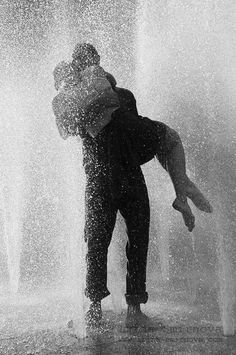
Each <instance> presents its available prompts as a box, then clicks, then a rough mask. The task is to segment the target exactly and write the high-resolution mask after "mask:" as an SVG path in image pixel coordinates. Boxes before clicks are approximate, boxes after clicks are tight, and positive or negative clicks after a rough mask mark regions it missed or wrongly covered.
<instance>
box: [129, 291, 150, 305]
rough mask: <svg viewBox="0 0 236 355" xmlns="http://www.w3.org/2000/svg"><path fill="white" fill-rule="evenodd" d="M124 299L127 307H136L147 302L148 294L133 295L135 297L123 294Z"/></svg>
mask: <svg viewBox="0 0 236 355" xmlns="http://www.w3.org/2000/svg"><path fill="white" fill-rule="evenodd" d="M125 298H126V303H127V304H128V305H136V304H140V303H146V302H147V300H148V293H147V292H144V293H140V294H135V295H130V294H128V293H126V294H125Z"/></svg>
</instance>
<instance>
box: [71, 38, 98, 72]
mask: <svg viewBox="0 0 236 355" xmlns="http://www.w3.org/2000/svg"><path fill="white" fill-rule="evenodd" d="M72 58H73V61H72V64H73V66H74V65H75V66H76V67H77V69H79V70H83V69H85V68H86V67H90V66H92V65H98V64H99V63H100V56H99V54H98V52H97V50H96V48H95V47H94V46H93V45H92V44H90V43H86V42H83V43H77V44H76V46H75V48H74V51H73V53H72Z"/></svg>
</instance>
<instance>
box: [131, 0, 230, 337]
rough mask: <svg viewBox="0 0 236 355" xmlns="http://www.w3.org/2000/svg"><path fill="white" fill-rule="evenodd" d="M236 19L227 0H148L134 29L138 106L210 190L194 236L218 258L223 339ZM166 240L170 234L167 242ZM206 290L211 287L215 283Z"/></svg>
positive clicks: (141, 6) (227, 289)
mask: <svg viewBox="0 0 236 355" xmlns="http://www.w3.org/2000/svg"><path fill="white" fill-rule="evenodd" d="M235 16H236V8H235V6H234V5H233V4H232V3H231V2H230V1H226V2H225V3H224V4H221V5H220V4H217V5H216V4H215V2H214V1H207V2H198V1H190V2H188V4H187V3H185V2H183V1H168V2H167V3H165V4H164V3H158V2H156V1H154V0H147V1H145V2H143V1H140V2H139V11H138V29H137V33H138V34H137V44H138V54H137V63H138V65H137V83H138V90H137V94H138V97H139V100H138V102H141V103H142V105H141V109H142V111H143V112H144V114H145V115H149V116H150V117H152V118H154V119H160V120H163V121H164V122H166V123H167V124H170V126H172V127H173V128H176V129H177V130H178V131H179V133H180V135H181V137H182V139H183V142H184V144H185V148H186V153H187V159H188V168H189V174H190V176H192V177H193V179H195V180H196V181H197V183H198V184H199V185H200V187H202V188H203V190H204V188H205V191H208V195H209V198H210V199H211V200H212V203H213V205H214V206H215V213H214V215H213V216H212V217H210V218H209V222H208V223H207V222H206V221H201V217H200V216H199V215H197V224H203V225H204V228H205V231H204V230H202V231H201V233H203V234H201V235H199V233H198V231H197V228H196V232H195V233H194V236H195V238H198V239H200V240H201V243H202V244H203V243H204V244H206V243H209V244H210V245H211V249H210V250H209V252H208V253H209V255H208V256H207V255H206V257H208V258H211V257H212V256H211V254H215V253H216V254H217V258H218V262H217V258H215V259H214V262H213V264H215V263H216V264H218V266H219V267H218V268H217V269H218V270H219V273H218V277H219V279H218V280H219V282H218V285H219V304H220V308H221V315H222V325H223V330H224V334H225V335H232V334H234V321H233V320H234V317H235V302H234V296H233V295H234V291H235V256H234V255H233V253H232V248H233V250H235V246H234V244H235V243H234V242H233V238H234V234H235V232H234V230H233V226H234V221H235V191H234V187H233V177H234V178H235V163H234V161H233V159H232V156H233V154H234V153H233V152H234V151H235V143H236V141H235V137H236V134H235V133H236V131H235V123H234V121H235V120H234V119H233V112H235V102H236V101H235V86H234V85H233V83H235V79H234V78H235V75H234V78H232V77H229V76H227V74H226V73H225V69H224V68H225V64H226V56H228V57H230V59H229V60H228V61H227V65H229V70H230V71H231V70H232V71H233V72H234V71H235V68H236V66H235V63H236V62H235V59H236V58H235V56H236V52H235V49H234V47H233V40H232V37H231V36H233V33H234V30H232V29H231V28H230V24H231V23H233V21H234V19H235ZM225 21H226V22H227V26H225ZM216 33H217V36H218V37H216ZM223 53H224V54H223ZM233 58H234V60H233ZM224 73H225V74H224ZM226 97H227V99H226ZM226 100H227V101H226ZM226 142H228V145H227V147H226V146H225V144H226ZM149 175H150V171H147V176H149ZM160 175H162V173H161V172H160ZM161 182H163V185H164V188H166V189H167V190H169V187H168V183H166V182H165V181H164V179H163V180H161ZM155 190H156V189H155V188H154V189H153V193H154V191H155ZM153 193H152V194H151V195H153ZM155 194H156V192H155ZM233 196H234V199H233ZM175 233H177V234H178V232H177V231H176V230H175ZM183 233H184V232H183ZM167 234H168V231H167ZM206 237H207V238H206ZM168 239H170V236H169V237H168V238H166V243H168ZM204 239H208V241H207V242H206V241H205V240H204ZM195 240H196V239H195ZM168 249H169V248H168V246H167V245H166V246H165V247H164V249H163V250H162V251H161V253H163V254H166V256H162V259H164V260H166V261H167V260H168ZM195 252H196V251H195ZM166 261H165V263H166ZM202 261H203V264H204V267H203V269H204V268H205V271H206V269H208V268H209V265H210V262H209V264H208V265H207V260H206V259H202ZM168 269H169V265H168V263H167V264H166V270H168ZM167 273H168V271H166V272H164V274H165V275H163V276H164V278H165V277H166V274H167ZM209 275H211V276H209ZM209 275H208V281H207V282H209V278H210V279H212V280H213V279H215V275H214V274H213V275H214V276H213V275H212V274H211V273H210V274H209ZM195 281H196V279H195ZM208 287H209V284H208ZM210 287H212V288H214V286H213V283H211V286H210ZM194 288H196V283H195V286H194ZM195 291H196V292H197V289H196V290H195ZM206 302H211V300H206Z"/></svg>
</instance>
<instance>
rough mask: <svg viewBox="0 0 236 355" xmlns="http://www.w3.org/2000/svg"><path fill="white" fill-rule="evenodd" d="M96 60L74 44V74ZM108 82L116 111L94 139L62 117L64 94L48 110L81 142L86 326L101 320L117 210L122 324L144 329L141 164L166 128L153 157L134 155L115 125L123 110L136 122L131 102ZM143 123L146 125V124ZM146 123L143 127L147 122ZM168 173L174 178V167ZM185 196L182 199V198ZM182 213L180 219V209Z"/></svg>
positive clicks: (146, 211) (145, 234) (90, 50)
mask: <svg viewBox="0 0 236 355" xmlns="http://www.w3.org/2000/svg"><path fill="white" fill-rule="evenodd" d="M99 61H100V57H99V55H98V53H97V51H96V49H95V48H94V47H93V46H91V45H88V44H85V45H84V44H82V45H81V44H79V45H78V46H76V48H75V50H74V53H73V62H72V64H73V67H74V68H75V69H76V70H77V71H78V75H79V72H80V71H81V67H83V68H84V67H86V65H87V66H88V65H90V66H91V65H97V64H99ZM107 78H108V79H109V80H110V83H111V84H112V86H113V89H114V90H115V92H116V93H117V94H118V97H119V101H120V108H119V109H118V110H117V111H116V112H115V114H114V119H113V120H112V121H111V122H110V123H108V124H107V126H105V127H104V128H103V130H102V131H101V132H100V133H99V134H98V135H97V136H96V137H91V136H90V135H89V134H88V133H87V132H86V131H85V130H84V128H83V126H80V125H79V124H77V125H76V124H75V120H74V119H73V117H74V116H75V115H76V110H74V113H73V109H72V110H69V113H70V114H69V115H68V114H67V116H66V114H65V113H66V112H65V111H63V110H64V108H65V107H66V105H67V102H68V97H67V96H66V94H64V93H63V92H61V93H59V94H58V95H57V96H56V98H54V100H53V109H54V113H55V115H56V121H57V124H58V128H59V131H60V130H61V129H62V127H63V126H64V128H63V129H64V131H66V133H61V135H62V137H63V138H66V136H67V135H78V134H79V135H80V137H81V138H82V141H83V157H84V168H85V173H86V179H87V181H86V194H85V198H86V200H85V203H86V216H85V217H86V219H85V240H86V242H87V246H88V248H87V249H88V252H87V256H86V261H87V275H86V290H85V294H86V296H87V297H88V298H89V299H90V301H91V304H90V308H89V311H88V312H87V316H86V320H87V324H88V325H97V324H98V323H99V322H100V320H101V318H102V309H101V300H102V299H103V298H104V297H106V296H108V295H109V291H108V289H107V253H108V247H109V244H110V241H111V238H112V233H113V229H114V226H115V221H116V215H117V211H118V210H119V211H120V213H121V215H122V216H123V218H124V219H125V222H126V226H127V236H128V242H127V246H126V256H127V276H126V295H125V297H126V302H127V305H128V310H127V318H126V326H127V327H138V326H144V327H148V326H150V325H151V322H150V320H149V319H148V317H147V316H146V315H144V314H143V313H142V312H141V309H140V304H142V303H146V302H147V299H148V294H147V291H146V263H147V251H148V241H149V220H150V208H149V199H148V194H147V188H146V184H145V180H144V177H143V174H142V170H141V168H140V165H141V164H143V163H144V162H146V161H148V160H150V159H151V158H152V157H153V156H154V154H156V153H158V152H160V153H161V152H162V151H163V149H164V145H165V142H166V135H167V126H166V125H164V124H162V123H159V125H158V129H159V135H158V140H156V141H155V142H153V145H155V153H154V154H153V151H152V149H151V148H150V151H149V150H145V153H142V150H140V151H139V152H137V149H136V148H135V145H133V146H132V147H130V145H129V144H128V143H127V141H128V140H126V138H127V136H124V135H123V134H124V133H123V132H124V130H123V128H124V126H122V124H120V122H122V119H123V117H125V115H126V113H127V112H129V113H132V114H133V116H135V120H136V118H137V120H140V118H139V117H138V115H137V108H136V102H135V98H134V96H133V94H132V93H131V92H130V91H128V90H126V89H122V88H117V87H116V85H115V84H116V83H115V80H114V78H113V77H112V76H111V75H109V74H108V75H107ZM69 101H70V97H69ZM72 101H73V100H72ZM69 106H70V104H69ZM72 106H73V105H72ZM67 112H68V111H67ZM140 122H141V121H137V127H138V128H137V129H139V131H137V132H136V135H137V136H138V137H139V138H140V139H141V136H142V134H141V133H143V132H142V131H141V128H142V127H141V125H139V123H140ZM143 122H144V123H145V120H144V121H143ZM143 122H142V124H143ZM148 122H149V121H147V124H149V123H148ZM62 123H63V124H62ZM65 127H66V128H65ZM133 128H134V127H133V126H132V129H133ZM152 128H153V126H152ZM135 130H136V124H135ZM147 131H148V130H147ZM150 137H151V134H150ZM121 143H123V144H121ZM139 146H141V147H142V144H141V145H140V144H139ZM151 146H152V144H151V145H150V147H151ZM177 146H178V144H177V141H176V137H175V139H172V147H169V149H170V150H173V148H174V147H177ZM130 150H131V151H130ZM160 156H161V154H160ZM160 161H161V159H160ZM171 161H172V159H171V153H170V154H169V159H168V162H169V164H168V169H169V170H170V171H172V170H173V169H172V167H173V164H172V163H171ZM162 163H163V162H162ZM171 174H172V177H173V178H174V180H175V174H176V172H175V169H174V170H173V171H172V172H171V173H170V175H171ZM172 180H173V179H172ZM177 197H178V196H177ZM184 198H186V200H187V197H186V196H185V197H184ZM184 202H185V201H184ZM184 202H183V205H184ZM176 208H179V209H181V208H182V207H181V205H180V207H179V205H178V206H177V207H176ZM181 213H182V214H183V215H184V213H183V212H182V211H181ZM185 216H187V217H186V219H187V222H185V223H186V225H187V226H188V228H189V230H192V229H193V227H194V216H193V215H192V213H191V210H190V213H187V214H186V213H185Z"/></svg>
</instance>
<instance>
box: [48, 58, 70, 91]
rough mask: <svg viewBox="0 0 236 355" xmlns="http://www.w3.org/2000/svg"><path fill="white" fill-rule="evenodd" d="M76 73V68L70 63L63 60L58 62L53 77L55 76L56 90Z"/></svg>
mask: <svg viewBox="0 0 236 355" xmlns="http://www.w3.org/2000/svg"><path fill="white" fill-rule="evenodd" d="M73 75H74V69H73V67H72V65H71V64H70V63H67V62H65V61H62V62H60V63H58V64H57V66H56V67H55V69H54V70H53V77H54V85H55V88H56V90H58V89H59V88H60V87H61V85H62V84H63V82H65V81H66V80H67V79H70V78H72V77H73Z"/></svg>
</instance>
